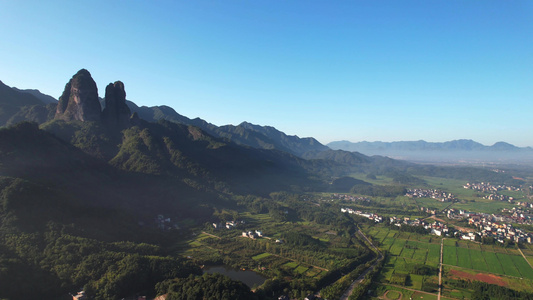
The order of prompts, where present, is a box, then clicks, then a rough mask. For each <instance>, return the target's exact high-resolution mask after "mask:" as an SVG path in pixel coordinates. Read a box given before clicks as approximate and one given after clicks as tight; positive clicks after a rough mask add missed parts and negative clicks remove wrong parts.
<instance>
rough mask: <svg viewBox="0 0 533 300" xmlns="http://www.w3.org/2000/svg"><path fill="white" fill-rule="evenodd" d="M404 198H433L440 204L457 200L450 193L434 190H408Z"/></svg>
mask: <svg viewBox="0 0 533 300" xmlns="http://www.w3.org/2000/svg"><path fill="white" fill-rule="evenodd" d="M405 196H407V197H409V198H433V199H435V200H437V201H440V202H453V201H455V200H457V197H455V196H454V195H453V194H452V193H447V192H443V191H440V190H435V189H408V190H407V192H406V194H405Z"/></svg>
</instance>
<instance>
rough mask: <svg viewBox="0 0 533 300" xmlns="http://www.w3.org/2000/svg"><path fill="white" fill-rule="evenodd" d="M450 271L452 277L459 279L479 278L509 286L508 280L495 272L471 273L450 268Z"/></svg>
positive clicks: (483, 280) (490, 282) (479, 279)
mask: <svg viewBox="0 0 533 300" xmlns="http://www.w3.org/2000/svg"><path fill="white" fill-rule="evenodd" d="M450 273H451V275H452V277H456V278H459V279H468V280H477V281H482V282H486V283H489V284H497V285H499V286H504V287H507V286H508V285H507V282H506V281H505V280H504V279H503V278H502V277H500V276H497V275H494V274H486V273H477V274H471V273H467V272H463V271H459V270H450Z"/></svg>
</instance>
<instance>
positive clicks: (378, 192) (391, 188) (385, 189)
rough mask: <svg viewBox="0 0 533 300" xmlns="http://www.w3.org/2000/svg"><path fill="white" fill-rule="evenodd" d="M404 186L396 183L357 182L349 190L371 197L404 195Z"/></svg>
mask: <svg viewBox="0 0 533 300" xmlns="http://www.w3.org/2000/svg"><path fill="white" fill-rule="evenodd" d="M405 191H406V190H405V187H403V186H398V185H366V184H363V185H361V184H357V185H354V186H353V187H352V189H351V190H350V192H351V193H354V194H360V195H367V196H373V197H397V196H402V195H405Z"/></svg>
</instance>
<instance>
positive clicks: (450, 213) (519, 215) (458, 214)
mask: <svg viewBox="0 0 533 300" xmlns="http://www.w3.org/2000/svg"><path fill="white" fill-rule="evenodd" d="M502 212H503V213H506V214H505V215H500V214H485V213H475V212H469V211H466V210H460V209H453V208H450V209H447V210H446V211H445V213H446V215H447V217H448V219H456V220H462V219H465V218H472V217H473V218H474V219H475V218H477V217H481V218H484V219H485V220H490V221H493V222H504V223H516V224H528V225H531V224H533V214H531V213H530V212H529V211H524V210H522V209H520V208H517V207H514V208H513V209H506V208H504V209H502Z"/></svg>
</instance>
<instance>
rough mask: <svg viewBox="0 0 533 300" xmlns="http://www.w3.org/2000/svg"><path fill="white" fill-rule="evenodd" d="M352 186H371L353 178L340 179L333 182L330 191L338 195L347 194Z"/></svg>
mask: <svg viewBox="0 0 533 300" xmlns="http://www.w3.org/2000/svg"><path fill="white" fill-rule="evenodd" d="M354 185H371V184H370V183H368V182H366V181H363V180H359V179H355V178H353V177H348V176H345V177H341V178H337V179H335V180H333V182H332V183H331V189H332V190H333V191H335V192H339V193H347V192H349V191H350V189H351V188H352V187H353V186H354Z"/></svg>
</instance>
